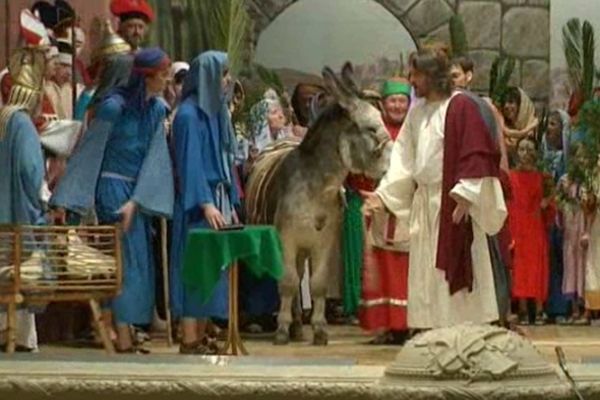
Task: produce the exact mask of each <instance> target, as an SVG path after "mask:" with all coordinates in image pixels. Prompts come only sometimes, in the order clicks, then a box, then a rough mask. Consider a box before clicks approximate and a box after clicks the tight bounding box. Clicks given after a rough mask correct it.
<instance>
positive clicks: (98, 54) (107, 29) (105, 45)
mask: <svg viewBox="0 0 600 400" xmlns="http://www.w3.org/2000/svg"><path fill="white" fill-rule="evenodd" d="M130 52H131V46H130V45H129V43H127V42H126V41H125V40H124V39H123V38H122V37H121V36H119V35H118V34H117V33H115V31H114V29H113V26H112V24H111V22H110V19H106V20H105V21H104V22H103V23H102V39H101V40H100V43H99V45H98V46H97V47H96V49H94V51H93V52H92V63H97V62H98V61H101V60H103V59H105V58H107V57H110V56H112V55H115V54H126V53H130Z"/></svg>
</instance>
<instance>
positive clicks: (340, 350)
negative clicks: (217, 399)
mask: <svg viewBox="0 0 600 400" xmlns="http://www.w3.org/2000/svg"><path fill="white" fill-rule="evenodd" d="M522 329H523V331H525V332H526V334H527V336H528V338H530V339H531V340H532V341H533V343H534V345H535V346H536V348H537V349H538V350H539V351H540V353H541V354H542V355H543V356H544V357H545V358H546V359H547V360H548V361H549V362H552V363H556V356H555V352H554V348H555V347H556V346H561V347H562V348H563V349H564V352H565V354H566V356H567V359H568V361H569V362H572V363H585V364H587V363H591V364H599V365H600V327H597V326H558V325H546V326H527V327H522ZM304 330H305V338H306V339H307V341H305V342H302V343H290V344H289V345H287V346H273V345H272V344H271V339H270V337H269V336H268V335H263V336H262V337H260V336H254V337H245V339H244V343H245V345H246V348H247V349H248V351H249V352H250V355H251V356H253V357H251V358H252V359H254V360H255V361H257V360H259V359H261V360H262V361H263V362H265V363H267V364H271V363H275V364H277V363H278V362H283V361H284V360H286V361H285V362H286V363H289V362H291V361H292V360H295V361H294V364H298V365H302V364H313V365H314V364H315V363H317V364H320V365H364V366H384V365H388V364H389V363H390V362H391V361H392V360H393V359H394V358H395V357H396V354H397V353H398V351H399V350H400V347H399V346H375V345H369V344H367V342H368V341H369V340H370V337H369V336H367V335H365V334H364V333H363V332H361V330H360V329H359V328H358V327H355V326H330V327H329V333H330V336H329V338H330V340H329V345H328V346H326V347H316V346H312V345H311V344H310V342H309V339H311V338H312V333H311V329H310V326H305V327H304ZM147 347H148V348H149V349H150V350H151V352H152V358H153V359H154V358H155V357H156V358H159V357H161V356H169V357H165V359H167V358H168V359H169V361H171V360H176V359H177V358H178V357H177V352H178V347H177V345H175V346H173V347H167V345H166V342H165V339H164V338H161V337H153V339H152V341H151V342H150V343H149V344H148V346H147ZM1 356H2V355H1V353H0V357H1ZM26 356H27V358H28V359H35V358H36V357H40V358H42V359H43V358H45V356H49V357H51V358H54V357H59V358H63V357H64V358H69V359H75V360H76V359H78V358H80V357H82V358H83V359H86V358H88V357H91V358H102V356H103V351H102V350H101V349H92V348H80V347H76V346H70V345H60V346H58V345H44V346H41V348H40V353H37V354H30V355H26ZM142 357H144V356H142ZM19 358H20V357H19ZM116 358H119V356H116ZM185 358H186V359H188V357H185ZM192 358H194V357H193V356H192ZM238 362H242V363H243V361H242V360H239V361H238ZM236 363H237V362H236Z"/></svg>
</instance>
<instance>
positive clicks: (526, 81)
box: [246, 0, 550, 102]
mask: <svg viewBox="0 0 600 400" xmlns="http://www.w3.org/2000/svg"><path fill="white" fill-rule="evenodd" d="M298 1H302V0H246V5H247V8H248V12H249V14H250V16H251V17H252V19H253V20H254V34H253V37H252V42H253V44H254V45H256V43H257V42H258V37H259V36H260V34H261V33H262V32H263V31H264V30H265V29H266V27H267V26H269V24H270V23H271V22H272V21H274V20H275V19H276V18H277V16H279V14H281V13H282V12H284V11H285V10H286V9H287V8H288V7H290V6H292V5H293V4H294V3H296V2H298ZM373 1H375V2H377V3H379V4H380V5H381V6H383V7H384V8H385V9H386V10H388V11H389V12H390V13H391V14H392V15H394V17H396V18H397V19H398V21H400V23H401V24H402V25H404V27H405V28H406V30H407V31H408V32H409V34H410V35H411V37H412V38H413V40H414V42H415V44H416V45H417V46H420V45H422V44H423V43H425V42H427V41H429V40H441V41H449V38H450V34H449V30H448V21H449V20H450V18H451V17H452V16H453V15H454V14H457V13H458V14H459V15H461V16H462V18H463V21H464V22H465V28H466V34H467V39H468V41H469V54H470V56H471V57H472V58H473V60H474V61H475V63H476V66H477V70H476V73H475V80H474V85H473V87H474V89H475V90H477V91H480V92H486V91H487V89H488V86H489V82H488V79H489V72H490V69H491V65H492V62H493V60H494V59H495V58H496V57H497V56H499V55H511V56H513V57H515V58H516V59H517V68H516V71H515V74H514V75H513V82H512V83H513V84H515V85H520V86H521V87H523V88H524V89H525V91H526V92H527V93H529V94H530V95H531V97H532V98H533V99H534V100H536V101H538V102H547V101H548V96H549V93H550V80H549V77H550V64H549V61H550V0H373Z"/></svg>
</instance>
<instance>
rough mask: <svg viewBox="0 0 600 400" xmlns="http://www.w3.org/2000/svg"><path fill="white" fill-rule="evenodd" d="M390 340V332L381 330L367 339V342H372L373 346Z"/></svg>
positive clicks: (381, 344) (387, 342)
mask: <svg viewBox="0 0 600 400" xmlns="http://www.w3.org/2000/svg"><path fill="white" fill-rule="evenodd" d="M391 340H392V333H391V332H383V333H380V334H379V335H377V336H375V337H374V338H373V339H371V340H369V341H368V342H367V344H372V345H374V346H384V345H386V344H390V342H391Z"/></svg>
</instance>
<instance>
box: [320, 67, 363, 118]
mask: <svg viewBox="0 0 600 400" xmlns="http://www.w3.org/2000/svg"><path fill="white" fill-rule="evenodd" d="M322 74H323V81H324V82H325V87H326V88H327V91H328V92H329V93H331V94H332V95H333V97H334V98H335V100H336V102H337V103H338V104H339V105H340V106H342V107H343V108H344V109H346V110H348V111H351V110H353V109H354V108H356V100H357V96H355V95H354V94H353V93H352V91H351V90H350V89H349V88H347V87H346V86H345V85H344V84H342V82H340V80H339V79H338V78H337V76H335V73H334V72H333V71H332V70H331V68H329V67H325V68H323V72H322Z"/></svg>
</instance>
